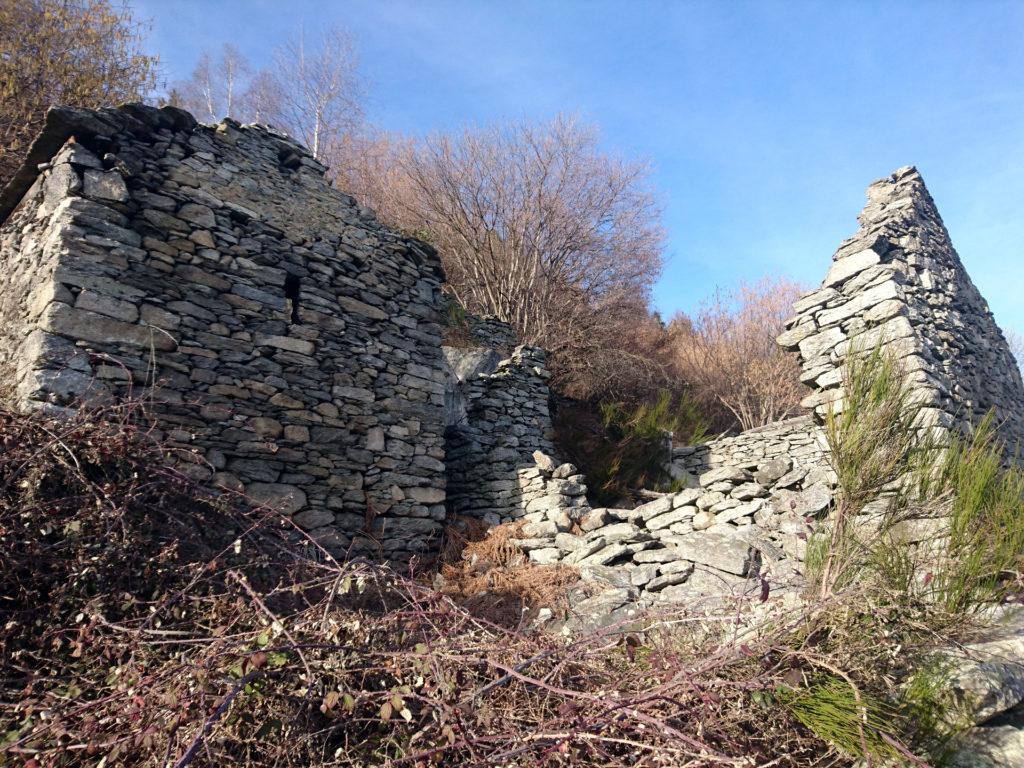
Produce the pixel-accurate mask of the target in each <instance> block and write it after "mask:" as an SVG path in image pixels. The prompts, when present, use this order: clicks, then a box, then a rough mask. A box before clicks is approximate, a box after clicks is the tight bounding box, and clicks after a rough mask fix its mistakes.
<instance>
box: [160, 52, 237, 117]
mask: <svg viewBox="0 0 1024 768" xmlns="http://www.w3.org/2000/svg"><path fill="white" fill-rule="evenodd" d="M251 71H252V69H251V67H250V66H249V62H248V61H247V60H246V58H245V57H244V56H243V55H242V52H241V51H239V50H238V48H237V47H236V46H234V45H232V44H231V43H225V44H224V47H223V48H222V49H221V53H220V56H219V57H218V58H216V59H214V57H213V56H211V55H210V54H209V53H208V52H206V51H204V52H203V53H202V54H200V56H199V61H198V63H197V64H196V67H195V69H194V70H192V75H191V76H190V77H189V78H188V80H185V81H184V82H182V83H179V84H178V85H176V86H175V88H174V91H175V93H176V94H177V103H178V105H179V106H181V107H183V108H184V109H187V110H189V111H190V112H192V114H194V115H195V116H196V117H197V118H199V119H200V120H208V121H210V122H216V121H218V120H220V119H222V118H224V117H234V118H236V119H243V120H244V119H247V118H248V115H247V114H245V112H246V111H247V110H246V109H245V107H246V106H247V105H246V104H245V102H244V100H243V101H242V102H241V103H240V100H239V95H241V94H243V92H244V91H245V90H246V87H245V84H246V78H247V76H248V75H249V74H250V73H251Z"/></svg>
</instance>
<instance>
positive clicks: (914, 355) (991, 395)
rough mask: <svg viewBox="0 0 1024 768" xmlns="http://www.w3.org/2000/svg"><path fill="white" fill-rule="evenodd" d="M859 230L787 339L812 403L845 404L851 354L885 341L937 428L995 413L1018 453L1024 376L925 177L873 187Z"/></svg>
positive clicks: (896, 178)
mask: <svg viewBox="0 0 1024 768" xmlns="http://www.w3.org/2000/svg"><path fill="white" fill-rule="evenodd" d="M860 225H861V226H860V230H859V231H858V232H857V234H856V235H854V236H853V237H851V238H850V239H848V240H846V241H845V242H843V244H842V245H841V246H840V247H839V250H837V251H836V253H835V255H834V256H833V262H832V267H831V269H830V270H829V273H828V275H827V276H826V277H825V280H824V281H823V282H822V284H821V287H820V288H819V289H818V290H816V291H814V292H812V293H810V294H808V295H806V296H804V297H802V298H801V299H800V300H799V301H797V302H796V304H795V305H794V310H795V311H796V314H795V316H794V317H793V319H792V320H790V321H789V323H787V327H786V331H785V333H783V334H782V336H781V337H780V338H779V343H780V344H781V345H782V346H783V347H785V348H787V349H792V350H796V351H798V352H799V354H800V359H801V364H802V366H803V380H804V382H806V383H807V384H809V385H810V386H811V387H812V389H813V392H812V393H811V394H810V395H809V396H808V397H807V399H806V400H805V405H807V406H808V407H810V408H813V409H815V412H816V413H817V414H818V415H819V416H820V415H821V414H822V413H823V412H824V410H825V409H826V408H827V407H828V404H829V403H831V402H833V401H836V400H837V399H838V398H839V396H840V389H841V383H842V376H843V366H844V361H845V359H846V357H847V355H848V354H849V352H850V350H851V346H852V347H853V348H854V349H857V348H860V349H870V348H871V347H873V346H874V345H875V344H876V343H878V342H879V341H881V342H882V343H884V344H885V345H886V348H887V349H889V350H892V351H895V352H897V354H898V356H899V357H901V358H902V360H903V363H904V365H905V366H906V368H907V370H908V371H909V372H910V374H911V376H912V380H913V381H914V384H915V389H916V392H917V394H918V396H919V397H920V398H921V399H922V401H923V402H924V403H926V404H927V407H928V409H929V414H930V416H931V419H932V421H933V422H934V423H936V424H938V425H941V426H942V427H956V428H964V427H966V426H967V425H969V424H972V423H977V422H978V420H979V419H981V418H982V417H984V416H985V414H987V413H988V412H989V411H990V410H994V411H995V415H996V421H997V423H998V424H999V425H1000V428H1001V430H1002V436H1003V437H1004V438H1005V439H1006V441H1007V442H1008V443H1009V445H1010V447H1011V448H1012V447H1014V446H1015V445H1016V444H1017V442H1018V441H1019V439H1020V437H1021V436H1022V435H1024V384H1022V382H1021V374H1020V370H1019V369H1018V367H1017V364H1016V362H1015V361H1014V358H1013V355H1012V354H1011V353H1010V350H1009V347H1008V345H1007V343H1006V339H1005V338H1004V337H1003V334H1002V332H1001V331H1000V330H999V327H998V326H997V325H996V323H995V320H994V319H993V317H992V313H991V312H990V311H989V308H988V305H987V304H986V303H985V300H984V299H983V298H982V297H981V294H980V293H979V292H978V289H977V288H976V287H975V286H974V283H973V282H971V279H970V277H969V276H968V274H967V272H966V270H965V269H964V267H963V264H962V263H961V261H960V257H959V256H958V255H957V253H956V251H955V250H954V248H953V245H952V243H951V241H950V238H949V234H948V233H947V232H946V228H945V227H944V226H943V223H942V219H941V217H940V216H939V212H938V210H937V209H936V207H935V203H934V201H933V200H932V198H931V195H929V194H928V190H927V189H926V188H925V185H924V181H923V180H922V178H921V175H920V174H919V173H918V172H917V170H916V169H914V168H911V167H907V168H901V169H900V170H898V171H896V172H895V173H893V174H892V175H891V176H888V177H886V178H884V179H881V180H879V181H876V182H875V183H874V184H872V185H871V186H870V187H869V188H868V203H867V206H866V207H865V208H864V211H863V212H862V213H861V215H860Z"/></svg>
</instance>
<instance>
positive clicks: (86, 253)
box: [0, 105, 445, 560]
mask: <svg viewBox="0 0 1024 768" xmlns="http://www.w3.org/2000/svg"><path fill="white" fill-rule="evenodd" d="M37 164H42V165H41V170H39V168H38V167H37ZM324 171H325V169H324V167H323V166H321V165H320V164H319V163H317V162H316V161H315V160H314V159H313V158H312V157H311V156H310V155H309V153H308V152H307V151H306V150H305V149H304V148H302V147H301V146H300V145H298V144H296V143H295V142H293V141H292V140H290V139H288V138H287V137H285V136H283V135H281V134H278V133H276V132H274V131H273V130H271V129H268V128H266V127H262V126H244V127H243V126H239V125H238V124H237V123H235V122H233V121H224V122H222V123H221V124H219V125H217V126H202V125H198V124H196V122H195V120H193V119H192V117H191V116H190V115H188V114H187V113H185V112H182V111H180V110H177V109H173V108H164V109H160V110H157V109H153V108H149V107H143V106H141V105H128V106H125V107H121V108H118V109H105V110H101V111H95V112H94V111H83V110H69V109H55V110H51V112H50V114H49V116H48V120H47V125H46V128H45V129H44V131H43V133H42V135H41V136H40V137H39V138H38V139H37V141H36V142H35V144H34V145H33V148H32V150H31V152H30V157H29V162H28V164H26V167H25V168H23V169H22V170H21V171H20V172H19V173H18V175H17V176H16V177H15V179H14V182H13V183H12V184H11V185H9V186H8V188H7V189H6V190H4V192H3V193H2V194H0V221H2V222H3V225H2V228H0V260H2V262H3V277H2V284H0V323H2V327H0V378H2V380H3V381H4V383H5V385H6V386H7V390H8V392H7V394H8V395H9V396H10V397H11V398H13V399H14V400H16V401H17V402H18V403H19V404H21V405H22V406H26V407H31V406H33V405H43V404H45V405H46V407H51V408H54V407H58V408H59V407H64V406H67V405H71V404H73V403H74V402H75V401H77V400H78V399H80V398H82V397H87V396H109V395H121V394H124V393H125V392H126V391H127V390H128V389H129V387H134V388H136V389H138V388H143V387H147V386H149V385H151V384H154V383H155V388H154V390H153V401H154V406H153V408H154V415H155V416H157V417H158V421H159V423H160V425H161V426H162V427H163V428H164V429H166V432H167V434H168V436H169V437H170V438H171V439H172V440H173V441H174V442H175V443H176V444H177V445H179V446H180V447H181V448H182V449H185V450H184V451H183V453H182V455H183V456H185V457H187V458H188V460H189V461H190V462H191V463H189V464H186V465H185V467H184V468H185V469H186V470H187V471H189V473H190V474H192V475H193V476H194V477H196V478H198V479H200V480H203V481H208V482H211V483H214V484H220V485H223V486H230V487H238V488H244V489H245V491H246V492H247V493H248V494H249V495H250V496H252V497H254V498H255V499H257V500H259V501H264V502H268V503H271V504H274V505H276V506H279V507H280V508H282V509H283V510H284V511H285V512H287V513H288V514H291V515H293V516H294V519H295V521H296V522H298V523H299V524H300V525H301V526H303V527H304V528H307V529H309V530H310V531H311V532H312V533H313V535H314V536H315V537H316V538H317V539H319V540H320V541H322V542H323V543H324V544H325V545H326V546H328V547H329V548H330V549H332V550H334V551H335V552H339V553H340V552H344V551H350V550H351V549H355V550H356V551H363V552H367V551H369V552H373V553H376V554H378V555H381V556H383V557H385V558H392V559H396V560H404V559H407V558H408V557H410V556H411V555H414V554H422V553H427V552H430V551H432V550H433V549H434V548H435V547H436V545H437V542H438V540H439V538H440V532H441V524H442V523H441V521H442V520H443V518H444V516H445V506H444V500H445V474H444V461H443V460H444V444H443V428H444V425H443V418H444V417H443V404H444V400H443V395H444V372H443V361H442V356H441V349H440V347H441V326H440V324H439V319H440V316H439V298H440V296H439V293H440V291H439V287H440V284H441V282H442V280H443V273H442V271H441V268H440V263H439V260H438V258H437V256H436V254H435V252H434V251H433V250H432V249H431V248H430V247H429V246H426V245H424V244H422V243H419V242H417V241H414V240H410V239H407V238H404V237H402V236H400V235H398V234H396V233H394V232H392V231H390V230H388V229H386V228H385V227H383V226H382V225H380V224H379V223H378V222H377V221H376V220H375V218H374V216H373V214H372V212H371V211H368V210H366V209H362V208H360V207H359V206H358V205H357V204H356V203H355V201H354V200H352V198H350V197H348V196H347V195H344V194H343V193H341V192H339V191H338V190H337V189H335V188H334V187H333V186H332V185H331V184H330V183H329V182H328V181H327V180H326V179H325V178H324Z"/></svg>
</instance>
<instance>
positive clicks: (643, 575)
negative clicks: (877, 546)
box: [520, 168, 1024, 625]
mask: <svg viewBox="0 0 1024 768" xmlns="http://www.w3.org/2000/svg"><path fill="white" fill-rule="evenodd" d="M860 223H861V229H860V231H859V232H858V233H857V235H855V236H854V237H853V238H850V239H849V240H847V241H846V242H844V243H843V244H842V245H841V246H840V248H839V250H838V251H837V253H836V255H835V257H834V260H833V265H832V268H831V269H830V271H829V274H828V276H827V277H826V278H825V280H824V282H823V284H822V287H821V288H820V289H818V290H817V291H814V292H812V293H810V294H808V295H807V296H804V297H802V298H801V299H800V300H798V301H797V302H796V304H795V306H794V309H795V311H796V316H795V317H794V318H793V319H792V320H791V321H790V322H789V323H788V324H787V327H786V331H785V333H783V335H782V336H781V337H780V339H779V343H780V344H781V345H782V346H783V347H785V348H787V349H792V350H794V351H796V352H797V353H798V354H799V356H800V359H801V365H802V367H803V380H804V381H805V383H807V384H808V385H809V386H810V388H811V392H810V394H809V396H808V397H807V398H806V400H805V405H806V406H807V407H808V408H809V409H811V413H810V414H809V415H804V416H799V417H796V418H792V419H787V420H784V421H780V422H777V423H774V424H770V425H768V426H766V427H761V428H758V429H754V430H749V431H747V432H743V433H741V434H739V435H735V436H728V437H723V438H719V439H717V440H713V441H711V442H709V443H707V444H705V445H701V446H684V447H680V448H676V449H674V450H673V453H672V467H671V469H672V473H673V475H674V476H675V477H676V478H679V479H684V480H688V481H689V483H690V484H691V485H692V486H694V487H692V488H689V489H687V490H685V491H682V492H680V493H676V494H672V495H669V496H665V497H662V498H659V499H657V500H656V501H652V502H650V503H648V504H645V505H643V506H641V507H638V508H636V509H628V510H627V509H594V510H588V509H579V508H577V509H576V510H574V513H575V517H574V518H573V519H574V521H575V523H574V524H575V527H574V528H572V529H565V528H564V519H563V516H562V515H561V510H558V509H554V508H552V509H548V510H547V511H546V512H544V513H535V514H531V515H528V516H527V524H526V525H525V526H524V529H523V530H524V534H526V535H528V536H530V538H527V539H523V540H522V541H521V542H520V543H521V546H523V548H524V549H526V550H527V551H528V552H529V556H530V557H531V559H533V560H535V561H537V562H544V563H556V562H557V563H565V564H571V565H575V566H576V567H579V568H581V570H582V573H583V577H584V579H590V580H596V581H599V582H601V583H603V584H604V585H605V587H604V589H603V590H601V591H599V593H598V594H596V595H595V596H593V597H587V598H586V599H583V600H582V601H580V602H577V603H574V605H573V608H572V610H573V611H574V612H575V613H576V614H577V617H578V620H579V621H582V622H584V623H585V624H590V625H594V624H602V623H609V622H613V621H620V620H625V619H628V618H629V617H630V616H631V615H633V614H634V613H635V612H636V611H637V610H638V608H640V607H642V606H644V605H650V604H652V603H657V602H659V601H666V600H668V601H677V600H682V601H685V602H687V603H690V604H693V603H695V602H697V601H699V600H700V599H701V598H713V599H720V598H723V597H726V596H728V595H740V594H754V595H759V596H763V595H765V594H775V595H778V594H779V593H780V592H781V593H782V594H783V595H785V594H787V593H788V592H790V591H791V590H793V589H798V588H799V587H800V586H801V580H802V575H803V574H802V571H803V560H804V558H805V555H806V546H807V540H808V538H809V537H810V536H811V535H812V534H813V533H814V531H815V529H816V527H818V526H819V525H822V524H827V523H824V520H825V518H826V516H827V513H828V511H829V509H830V508H831V506H832V504H833V496H834V493H835V482H836V477H835V473H834V472H833V471H832V469H831V467H830V463H829V453H828V447H827V443H826V441H825V438H824V434H823V429H822V427H821V423H822V417H823V416H824V414H825V412H826V410H827V408H828V407H829V406H830V405H832V406H833V407H836V408H841V407H842V403H841V400H840V395H841V384H842V377H843V369H844V365H845V361H846V359H847V357H848V355H849V354H850V353H851V351H856V350H857V349H870V348H873V347H874V345H875V344H877V343H881V344H883V345H884V347H885V348H886V350H887V351H890V352H895V353H896V354H897V356H898V357H899V358H900V359H901V360H902V361H903V363H904V365H905V366H906V368H907V370H908V371H909V373H910V375H911V381H912V382H913V384H914V387H915V389H916V392H917V396H918V397H920V398H921V399H922V400H923V401H924V402H925V403H926V405H927V410H926V414H928V415H929V416H930V422H931V423H933V424H937V425H940V427H942V428H960V429H962V428H966V427H968V426H969V425H970V424H972V423H977V421H978V420H979V419H981V418H982V417H984V416H985V415H986V414H987V413H988V412H989V411H990V410H994V411H995V415H996V420H997V423H998V424H999V425H1000V428H1001V429H1002V434H1003V437H1004V438H1005V439H1006V441H1007V443H1008V445H1009V447H1010V448H1011V450H1012V449H1013V448H1014V447H1015V446H1016V445H1017V443H1018V442H1019V440H1020V438H1021V436H1022V434H1024V385H1022V383H1021V376H1020V373H1019V370H1018V368H1017V366H1016V363H1015V361H1014V359H1013V357H1012V355H1011V354H1010V351H1009V349H1008V347H1007V344H1006V341H1005V339H1004V337H1003V335H1002V333H1001V332H1000V330H999V328H998V327H997V326H996V324H995V321H994V320H993V318H992V315H991V313H990V312H989V309H988V306H987V305H986V304H985V301H984V300H983V299H982V298H981V296H980V295H979V293H978V291H977V289H976V288H975V286H974V285H973V283H972V282H971V280H970V278H969V277H968V276H967V273H966V271H965V270H964V268H963V265H962V263H961V262H960V259H959V257H958V256H957V254H956V252H955V251H954V250H953V247H952V244H951V243H950V240H949V235H948V234H947V232H946V230H945V228H944V226H943V224H942V220H941V219H940V217H939V214H938V212H937V210H936V209H935V204H934V202H933V201H932V199H931V197H930V195H929V194H928V191H927V189H926V188H925V186H924V182H923V181H922V180H921V177H920V175H919V174H918V173H917V171H916V170H915V169H913V168H903V169H900V170H899V171H897V172H896V173H894V174H893V175H892V176H890V177H888V178H885V179H882V180H881V181H878V182H876V183H874V184H872V185H871V187H870V188H869V190H868V205H867V207H866V208H865V209H864V212H863V213H862V214H861V217H860ZM564 471H569V470H564ZM870 506H872V507H875V505H870ZM878 511H879V510H878V509H875V508H872V509H866V510H865V517H864V518H863V520H862V524H864V525H871V524H872V520H873V518H872V515H873V514H876V513H877V512H878ZM541 514H543V515H544V516H543V517H537V515H541ZM560 521H561V522H560ZM942 524H943V521H942V520H939V519H936V518H927V517H926V518H921V519H910V520H905V521H903V522H901V523H900V525H899V526H898V527H897V528H896V529H894V530H893V531H892V535H894V536H898V537H899V538H901V539H902V540H903V541H904V542H906V543H908V544H910V545H911V546H916V547H930V546H933V545H934V543H935V541H936V539H937V538H938V537H939V536H940V535H941V533H940V532H941V529H942ZM552 526H554V528H555V529H557V530H555V531H553V530H552Z"/></svg>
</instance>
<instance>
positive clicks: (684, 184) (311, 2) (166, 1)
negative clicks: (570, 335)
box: [132, 0, 1024, 331]
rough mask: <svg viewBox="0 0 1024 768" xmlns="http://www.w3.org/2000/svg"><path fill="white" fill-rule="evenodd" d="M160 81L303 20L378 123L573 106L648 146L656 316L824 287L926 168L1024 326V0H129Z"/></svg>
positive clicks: (961, 241)
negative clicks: (158, 63)
mask: <svg viewBox="0 0 1024 768" xmlns="http://www.w3.org/2000/svg"><path fill="white" fill-rule="evenodd" d="M132 5H133V6H134V7H135V9H136V12H137V15H138V16H139V17H141V18H146V19H149V20H150V21H151V29H150V32H149V41H148V45H149V48H150V49H151V50H153V51H155V52H157V53H159V55H160V56H161V59H162V61H163V68H164V73H165V75H166V76H167V77H168V79H170V80H173V79H175V78H180V77H184V76H186V75H187V74H188V73H189V71H190V70H191V68H192V66H193V65H194V63H195V60H196V58H197V57H198V55H199V52H200V51H201V50H202V49H203V48H208V49H211V50H216V49H217V48H219V47H220V45H221V43H223V42H226V41H230V42H233V43H235V44H236V45H237V46H238V47H239V48H240V49H241V50H242V52H243V53H244V54H245V55H246V56H247V57H248V58H249V59H250V60H251V61H252V62H253V63H254V64H255V65H262V64H265V63H267V62H268V60H269V57H270V50H271V48H272V47H273V46H274V45H275V44H276V43H277V42H278V41H280V40H281V39H283V38H284V37H286V36H287V35H288V34H289V33H290V32H291V31H293V30H294V29H297V27H298V25H299V24H300V23H302V24H304V25H305V26H306V29H315V28H316V27H317V26H318V25H321V24H327V23H335V24H338V25H341V26H344V27H346V28H347V29H349V30H350V31H351V32H352V33H353V35H354V37H355V38H356V40H357V44H358V48H359V53H360V56H361V59H362V65H363V70H364V72H365V74H366V75H367V76H368V78H369V81H370V89H369V101H368V104H367V112H368V116H369V118H370V119H371V120H372V121H374V122H375V123H377V124H379V125H381V126H383V127H385V128H388V129H391V130H399V131H405V132H409V133H428V132H431V131H434V130H439V129H448V128H455V127H458V126H460V125H462V124H464V123H467V122H468V123H484V122H488V121H491V120H496V119H502V118H509V117H512V118H519V117H537V118H546V117H550V116H551V115H552V114H554V113H555V112H557V111H560V110H563V111H571V112H577V113H579V114H580V115H582V116H583V117H584V118H585V119H587V120H589V121H592V122H596V123H597V124H599V125H600V126H601V129H602V131H603V138H604V142H605V144H606V146H607V147H608V149H610V150H612V151H614V152H618V153H621V154H624V155H628V156H642V157H645V158H647V159H648V160H650V162H651V163H652V165H653V168H654V179H653V180H654V185H655V188H656V191H657V193H658V194H659V195H660V197H661V200H662V203H663V207H664V213H665V216H664V223H665V226H666V229H667V231H668V247H667V253H666V257H667V263H666V268H665V271H664V275H663V277H662V279H661V280H660V282H659V283H658V286H657V288H656V290H655V296H654V299H655V306H656V308H657V309H658V310H659V311H661V312H662V314H663V315H666V316H669V315H671V314H672V313H673V312H674V311H676V310H683V311H689V310H692V309H694V308H695V307H696V305H697V304H698V303H699V302H700V300H701V299H702V298H703V297H705V296H707V295H709V294H710V293H712V292H713V291H714V289H715V287H716V286H721V287H729V286H731V285H734V284H735V283H736V282H737V281H739V280H742V279H757V278H758V277H760V276H762V275H766V274H772V275H783V276H786V277H789V278H792V279H795V280H798V281H801V282H803V283H805V284H807V285H816V284H817V283H818V282H820V280H821V278H822V277H823V276H824V274H825V272H826V271H827V269H828V266H829V260H830V258H831V255H832V253H833V251H834V250H835V249H836V247H837V245H838V244H839V242H840V241H841V240H842V239H843V238H845V237H847V236H848V235H850V234H852V233H853V232H854V231H855V230H856V215H857V213H858V212H859V211H860V209H861V207H862V206H863V203H864V190H865V188H866V187H867V185H868V184H869V183H870V182H871V181H873V180H874V179H876V178H878V177H881V176H884V175H886V174H888V173H889V172H891V171H892V170H894V169H896V168H898V167H900V166H902V165H909V164H912V165H916V166H917V167H918V168H919V169H920V170H921V173H922V174H923V175H924V178H925V181H926V183H927V184H928V187H929V189H930V190H931V193H932V196H933V197H934V198H935V200H936V202H937V204H938V206H939V210H940V212H941V213H942V215H943V218H944V220H945V222H946V226H947V228H948V229H949V230H950V233H951V235H952V237H953V242H954V244H955V245H956V246H957V249H958V251H959V253H960V256H961V258H962V259H963V261H964V263H965V265H966V266H967V269H968V271H969V272H970V273H971V275H972V277H973V278H974V281H975V282H976V283H977V284H978V287H979V288H980V289H981V292H982V294H983V295H984V296H985V297H986V298H987V299H988V300H989V304H990V305H991V307H992V310H993V311H994V312H995V315H996V318H997V320H998V321H999V322H1000V324H1001V325H1003V327H1004V328H1013V329H1015V330H1020V331H1024V301H1022V300H1021V297H1024V268H1022V258H1024V215H1022V211H1021V208H1022V204H1024V2H1019V0H1013V1H1012V2H996V1H995V0H991V1H987V0H959V1H958V2H939V1H937V0H932V1H930V2H910V1H909V0H904V1H903V2H899V1H897V0H889V1H888V2H871V1H868V0H857V1H856V2H854V1H853V0H846V1H845V2H844V1H841V0H821V1H820V2H794V1H785V0H777V1H775V2H738V1H735V0H720V1H719V2H683V1H679V2H653V1H652V2H645V1H643V0H633V1H632V2H629V1H628V0H619V1H618V2H601V1H600V0H580V1H578V2H575V1H572V2H570V1H569V0H561V1H556V0H515V1H513V0H493V1H491V0H477V1H476V2H469V1H468V0H464V1H461V2H456V1H454V0H451V1H447V0H444V1H443V0H365V1H363V0H358V1H357V0H339V1H338V2H317V1H316V0H277V1H276V2H263V1H258V2H242V0H133V2H132Z"/></svg>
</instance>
